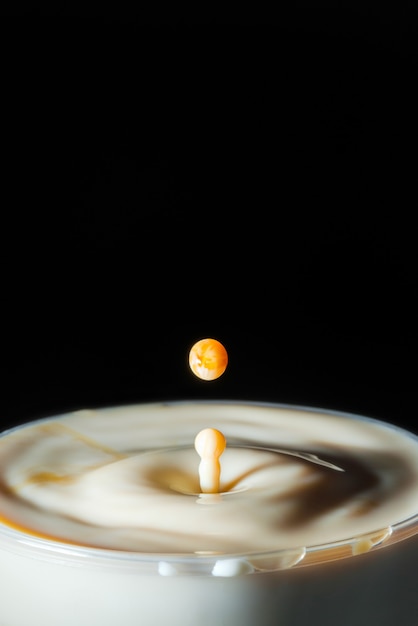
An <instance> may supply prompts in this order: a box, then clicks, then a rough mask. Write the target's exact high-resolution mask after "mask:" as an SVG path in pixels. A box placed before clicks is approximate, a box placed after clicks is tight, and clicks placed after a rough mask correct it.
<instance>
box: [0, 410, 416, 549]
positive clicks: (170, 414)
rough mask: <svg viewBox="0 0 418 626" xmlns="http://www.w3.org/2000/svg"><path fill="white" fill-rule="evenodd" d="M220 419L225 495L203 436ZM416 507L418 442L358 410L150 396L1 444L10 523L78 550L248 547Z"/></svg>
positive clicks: (327, 532) (271, 545)
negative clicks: (211, 473) (209, 477)
mask: <svg viewBox="0 0 418 626" xmlns="http://www.w3.org/2000/svg"><path fill="white" fill-rule="evenodd" d="M207 427H211V428H217V429H218V430H220V431H222V432H223V433H224V435H225V437H226V440H227V448H226V450H225V452H224V453H223V455H222V458H221V467H222V472H221V493H219V494H201V493H200V488H199V476H198V467H199V462H200V459H199V456H198V455H197V453H196V451H195V450H194V448H193V441H194V438H195V436H196V434H197V433H198V432H199V431H200V430H201V429H202V428H207ZM417 513H418V440H417V438H415V437H414V436H412V435H409V434H408V433H406V432H404V431H401V430H399V429H396V428H394V427H391V426H389V425H383V424H381V423H378V422H375V421H372V420H366V419H355V418H354V417H351V416H343V415H332V414H329V413H324V412H319V411H310V410H304V409H295V408H286V407H277V406H270V405H256V404H254V405H253V404H236V403H219V402H218V403H211V402H208V403H198V402H195V403H194V402H185V403H169V404H148V405H137V406H124V407H115V408H110V409H100V410H91V411H90V410H86V411H77V412H74V413H71V414H66V415H64V416H59V417H57V418H52V419H48V420H43V421H40V422H34V423H31V424H28V425H26V426H24V427H21V428H19V429H15V430H13V431H10V432H8V433H6V434H5V435H4V436H3V437H2V438H1V439H0V522H2V523H3V524H5V525H8V526H13V527H15V528H18V529H20V530H23V531H25V532H29V533H33V534H36V535H41V536H44V537H49V538H52V539H56V540H59V541H65V542H69V543H73V544H78V545H85V546H86V545H87V546H92V547H99V548H111V549H117V550H130V551H136V552H145V553H159V554H162V553H168V554H195V553H197V554H207V553H209V554H239V553H242V552H245V553H246V554H248V553H251V552H253V553H254V552H263V551H270V550H280V549H289V548H299V547H302V546H303V547H305V546H306V547H309V546H316V545H320V544H326V543H330V542H334V541H340V540H347V539H350V538H352V537H359V536H363V535H365V534H366V535H367V534H368V533H369V534H370V533H375V532H379V531H381V530H382V529H387V528H390V527H391V526H392V525H394V524H397V523H399V522H401V521H403V520H406V519H408V518H410V517H412V516H414V515H416V514H417ZM384 532H385V531H384Z"/></svg>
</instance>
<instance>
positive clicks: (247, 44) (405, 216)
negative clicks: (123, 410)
mask: <svg viewBox="0 0 418 626" xmlns="http://www.w3.org/2000/svg"><path fill="white" fill-rule="evenodd" d="M202 13H203V11H202ZM416 20H417V11H416V9H413V8H410V9H407V8H405V9H403V10H402V11H401V10H399V11H398V14H396V15H394V14H393V12H392V13H391V14H390V15H389V14H385V12H384V11H383V10H380V11H378V12H376V13H374V12H373V11H372V10H366V9H365V8H363V9H357V10H356V9H354V8H345V9H342V8H341V9H339V10H338V12H337V11H335V9H327V8H325V7H318V6H317V7H316V8H312V7H311V8H310V9H309V10H308V9H306V8H304V9H302V8H299V9H296V8H295V9H294V10H293V11H292V12H291V11H288V12H287V13H286V14H284V13H283V14H282V15H281V16H280V19H278V20H277V21H276V22H275V23H273V24H272V23H271V20H270V18H269V17H268V16H264V18H260V16H251V15H246V16H243V17H242V16H241V17H237V18H236V19H233V18H229V17H226V16H225V18H224V19H223V18H222V17H219V16H218V17H213V16H210V15H206V16H205V15H196V16H195V18H194V19H193V18H192V19H191V18H188V19H186V18H183V17H181V16H180V17H179V16H174V15H172V16H168V17H167V18H166V19H161V20H158V19H154V20H151V19H147V18H145V17H144V16H141V15H135V14H131V15H125V16H122V15H114V14H112V12H111V11H110V10H109V11H107V12H106V11H104V10H103V12H102V14H101V15H87V14H86V13H85V14H84V15H83V13H82V12H80V14H76V13H74V12H73V13H71V11H70V10H68V11H66V9H65V8H63V7H60V9H57V8H55V9H49V10H48V9H46V8H45V7H43V8H41V7H38V8H36V9H35V8H34V7H33V6H32V7H31V8H30V10H29V9H28V10H25V8H21V10H20V11H19V10H15V11H14V14H13V13H11V14H9V15H6V16H5V19H4V20H3V24H4V25H5V30H6V31H7V33H8V38H7V40H6V45H5V51H4V56H3V79H2V81H3V86H2V92H3V95H2V104H3V106H5V109H6V112H5V113H4V114H3V118H2V123H1V125H2V134H3V140H2V152H3V166H2V179H3V182H2V196H3V198H2V207H3V208H2V212H1V214H2V217H1V231H0V237H1V253H2V262H1V310H2V319H3V321H2V325H1V336H2V343H1V345H2V350H1V402H0V420H1V423H2V427H8V426H11V425H13V424H15V423H19V422H21V421H24V420H27V419H32V418H35V417H39V416H43V415H50V414H54V413H56V412H62V411H65V410H67V409H72V408H82V407H86V406H89V407H91V406H99V405H106V404H114V403H126V402H137V401H143V400H158V399H177V398H228V399H251V400H267V401H274V402H284V403H296V404H306V405H313V406H321V407H326V408H332V409H339V410H344V411H351V412H358V413H362V414H366V415H370V416H373V417H377V418H382V419H387V420H390V421H393V422H395V423H398V424H400V425H402V426H407V427H409V428H411V429H412V430H414V431H415V432H418V424H417V421H416V406H415V405H416V401H415V389H416V382H415V380H416V365H415V363H416V347H417V342H416V330H415V327H416V326H415V325H416V303H415V298H416V286H417V273H416V272H417V259H416V254H417V253H416V226H415V213H416V205H417V194H416V171H417V167H416V166H417V162H416V140H417V122H416V110H417V109H416V105H417V102H416V98H415V83H416V69H417V66H416V38H415V37H416ZM205 336H213V337H216V338H218V339H219V340H220V341H222V342H224V344H225V346H226V347H227V349H228V352H229V356H230V364H229V367H228V370H227V372H226V373H225V374H224V376H223V377H222V378H221V379H219V380H218V381H215V382H211V383H205V382H201V381H199V380H197V379H196V378H195V377H194V376H193V375H192V374H191V373H190V372H189V370H188V366H187V354H188V350H189V348H190V346H191V345H192V344H193V342H194V341H195V340H196V339H199V338H201V337H205Z"/></svg>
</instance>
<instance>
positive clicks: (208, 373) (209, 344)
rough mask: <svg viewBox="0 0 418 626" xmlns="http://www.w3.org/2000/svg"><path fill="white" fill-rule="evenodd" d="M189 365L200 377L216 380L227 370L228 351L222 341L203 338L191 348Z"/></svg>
mask: <svg viewBox="0 0 418 626" xmlns="http://www.w3.org/2000/svg"><path fill="white" fill-rule="evenodd" d="M189 365H190V369H191V370H192V372H193V374H195V375H196V376H197V377H198V378H201V379H202V380H215V379H216V378H219V376H222V374H223V373H224V371H225V370H226V366H227V365H228V353H227V351H226V350H225V348H224V346H223V345H222V344H221V343H220V341H217V340H216V339H201V340H200V341H197V342H196V343H195V344H194V346H193V347H192V349H191V350H190V353H189Z"/></svg>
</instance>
